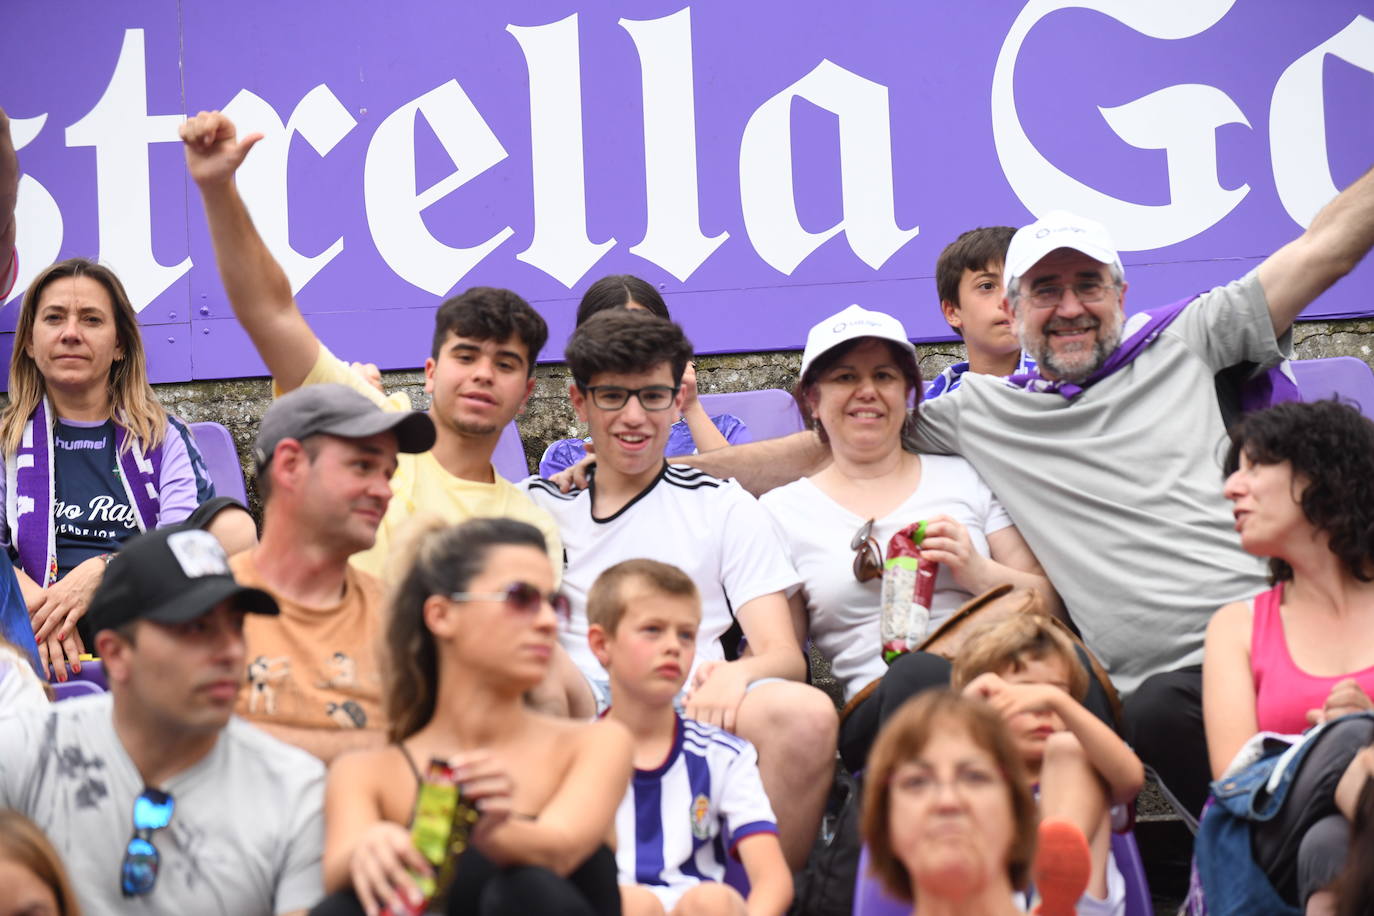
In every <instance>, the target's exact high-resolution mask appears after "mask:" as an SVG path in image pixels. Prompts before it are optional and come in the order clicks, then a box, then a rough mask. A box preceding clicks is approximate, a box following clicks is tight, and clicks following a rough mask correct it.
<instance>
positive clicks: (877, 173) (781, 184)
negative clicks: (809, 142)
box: [739, 60, 920, 274]
mask: <svg viewBox="0 0 1374 916" xmlns="http://www.w3.org/2000/svg"><path fill="white" fill-rule="evenodd" d="M794 99H804V100H806V101H808V102H810V103H812V104H813V105H816V106H818V107H820V108H824V109H825V110H826V111H829V112H831V113H833V114H834V115H836V117H837V118H838V120H839V127H840V199H841V205H842V209H843V212H844V215H843V217H842V218H841V219H840V221H839V222H837V223H835V225H833V226H831V227H830V228H829V229H825V230H823V231H821V232H809V231H807V229H806V228H805V227H804V226H802V224H801V219H800V218H799V217H798V216H797V201H796V198H795V196H794V194H793V188H792V101H793V100H794ZM739 189H740V204H741V205H742V207H743V210H744V228H745V230H746V231H747V232H748V233H749V239H750V241H752V242H753V243H754V249H755V250H756V251H757V252H758V253H759V257H761V258H763V260H764V261H766V262H767V263H768V264H769V265H771V266H772V267H773V268H774V269H775V270H777V271H779V272H780V273H783V274H791V273H792V271H794V270H796V268H797V265H798V264H800V263H801V262H802V261H804V260H805V259H806V257H807V256H808V255H810V254H811V252H813V251H815V250H816V249H817V248H818V247H820V245H821V244H822V243H823V242H825V241H826V240H827V239H829V238H831V237H833V236H834V235H836V234H838V233H839V232H841V231H843V232H844V233H845V236H846V237H847V238H848V240H849V247H850V248H852V249H853V251H854V253H855V254H856V255H858V256H859V258H860V259H861V260H862V261H863V262H864V263H865V264H867V265H868V266H869V267H872V268H873V269H874V270H877V269H878V268H879V267H882V266H883V264H884V263H886V261H887V259H888V258H890V257H892V255H893V254H895V253H896V252H897V249H899V248H901V247H902V246H903V245H905V244H906V243H907V242H909V241H911V239H912V238H914V237H915V235H916V233H917V232H919V231H920V230H919V228H916V227H913V228H911V229H902V228H901V227H899V226H898V225H897V219H896V216H895V215H894V213H893V202H892V120H891V116H890V113H889V109H888V104H887V87H886V86H884V85H882V84H881V83H875V82H873V81H872V80H867V79H864V78H863V77H861V76H859V75H857V74H855V73H851V72H850V71H848V70H846V69H844V68H843V67H841V66H838V65H837V64H834V63H831V62H830V61H828V60H823V61H821V62H820V63H819V64H817V65H816V68H815V69H814V70H812V71H811V72H810V73H808V74H806V76H803V77H802V78H801V79H799V80H797V81H796V82H795V83H793V84H792V85H790V86H788V87H787V88H786V89H784V90H782V91H781V92H779V93H778V94H777V95H775V96H773V97H772V98H771V99H769V100H768V101H766V102H764V103H763V104H762V105H760V106H759V107H758V109H757V110H756V111H755V112H754V114H753V116H752V117H750V118H749V123H747V124H746V125H745V126H744V137H743V138H742V139H741V140H740V148H739Z"/></svg>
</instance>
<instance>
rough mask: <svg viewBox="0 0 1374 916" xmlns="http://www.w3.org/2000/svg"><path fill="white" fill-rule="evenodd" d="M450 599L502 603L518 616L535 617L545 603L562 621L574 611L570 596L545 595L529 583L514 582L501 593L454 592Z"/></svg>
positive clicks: (558, 593) (551, 593)
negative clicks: (547, 603)
mask: <svg viewBox="0 0 1374 916" xmlns="http://www.w3.org/2000/svg"><path fill="white" fill-rule="evenodd" d="M449 598H450V599H452V600H454V601H500V602H501V603H502V604H504V605H505V606H506V608H507V609H509V610H512V611H515V612H516V613H518V614H526V615H529V616H531V617H533V616H534V615H535V614H537V613H539V608H540V607H542V606H543V603H544V602H545V601H548V602H549V604H550V605H551V606H552V607H553V611H554V613H555V614H557V615H558V617H559V618H560V619H562V620H567V619H568V616H569V614H570V613H571V611H572V606H571V605H570V604H569V602H568V596H567V595H565V594H563V593H562V592H550V593H549V594H547V595H546V594H544V593H543V592H541V591H540V590H539V589H537V588H535V587H534V586H533V585H530V584H529V583H528V582H512V583H511V584H510V585H507V586H506V590H505V591H501V592H452V593H450V594H449Z"/></svg>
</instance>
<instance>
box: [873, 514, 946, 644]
mask: <svg viewBox="0 0 1374 916" xmlns="http://www.w3.org/2000/svg"><path fill="white" fill-rule="evenodd" d="M925 536H926V523H925V522H924V521H919V522H916V523H915V524H912V525H907V526H906V527H905V528H903V529H902V530H901V531H898V532H897V533H896V534H894V535H893V536H892V539H891V540H890V541H888V542H887V561H886V562H885V563H884V564H883V592H882V595H883V597H882V617H881V618H880V620H879V624H878V629H879V634H880V636H881V639H882V653H883V661H885V662H887V663H888V664H889V665H890V664H892V662H893V661H894V660H895V659H896V658H897V656H899V655H903V654H905V653H907V652H910V651H911V650H912V649H914V648H916V647H917V646H918V645H920V644H921V640H923V639H925V636H926V630H927V629H928V628H929V627H930V602H931V598H932V596H934V594H935V573H936V571H937V569H938V568H939V565H940V564H938V563H936V562H935V561H934V560H929V559H924V558H922V556H921V542H922V541H924V540H925Z"/></svg>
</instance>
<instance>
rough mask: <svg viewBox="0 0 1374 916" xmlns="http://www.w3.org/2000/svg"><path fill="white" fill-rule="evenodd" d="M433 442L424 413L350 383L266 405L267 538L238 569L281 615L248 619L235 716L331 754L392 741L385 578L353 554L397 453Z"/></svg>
mask: <svg viewBox="0 0 1374 916" xmlns="http://www.w3.org/2000/svg"><path fill="white" fill-rule="evenodd" d="M433 445H434V424H433V422H432V421H431V420H430V419H429V417H428V415H426V414H424V413H421V412H418V411H408V412H395V411H384V410H382V409H381V408H380V407H378V406H377V405H376V404H374V403H372V401H370V400H368V399H367V398H366V397H364V396H363V395H361V394H359V393H358V392H356V391H354V390H352V389H351V388H348V387H346V386H344V385H333V384H322V385H309V386H306V387H305V388H300V389H298V390H296V391H293V392H291V393H290V394H287V395H285V396H283V397H282V398H280V399H278V400H277V401H275V402H274V403H273V404H272V406H271V407H269V408H268V409H267V413H265V414H264V415H263V418H262V425H261V426H260V427H259V430H258V438H257V442H256V443H255V445H254V449H253V453H254V458H255V459H256V461H257V466H258V478H257V479H258V492H259V493H260V494H261V495H262V498H263V502H264V509H263V513H264V515H263V526H262V537H261V539H260V540H259V542H258V546H257V547H256V548H254V549H253V550H250V551H246V552H244V553H240V554H238V555H236V556H235V557H233V558H232V560H231V561H230V565H231V566H232V568H233V571H234V576H235V578H236V579H237V580H238V581H239V582H241V583H244V584H249V585H252V586H254V587H256V588H260V589H262V590H264V591H266V592H268V593H269V594H271V595H272V597H273V598H275V599H276V601H277V604H278V605H279V606H280V608H281V613H280V614H279V615H277V616H276V617H273V618H271V619H270V620H269V619H266V618H264V619H263V620H261V621H259V620H249V621H247V622H246V623H245V626H244V638H245V640H246V641H247V649H248V652H247V660H248V661H247V665H248V672H247V673H248V689H247V690H246V691H244V692H243V693H242V694H240V695H239V702H238V710H237V711H238V714H239V715H240V716H243V717H244V718H246V719H248V720H249V721H251V722H253V724H255V725H257V726H259V727H260V728H263V729H264V730H266V731H267V732H269V733H270V734H272V735H274V736H275V737H277V738H280V739H281V740H283V741H287V742H289V743H291V744H294V745H296V746H297V747H300V748H303V749H304V750H307V751H309V752H310V753H312V754H314V755H315V756H316V757H319V758H320V759H321V760H323V761H325V762H326V763H327V762H329V761H330V760H332V759H333V758H334V757H335V756H336V755H337V754H339V753H341V752H342V751H345V750H349V749H351V748H355V747H366V746H370V745H375V744H380V743H381V742H382V741H383V734H384V725H385V723H384V721H383V710H382V683H381V677H380V674H379V672H378V667H377V646H378V644H379V641H380V639H381V636H382V634H381V616H382V614H381V612H382V597H381V587H380V585H379V584H378V582H377V580H376V579H375V578H373V577H372V576H370V575H368V574H367V573H365V572H362V571H361V570H359V569H357V568H356V567H354V566H352V565H351V564H350V563H349V562H348V558H349V557H351V556H352V555H353V554H355V553H357V552H359V551H361V550H367V549H368V548H369V547H371V546H372V544H373V542H374V541H375V540H376V535H377V525H378V523H380V522H381V520H382V516H383V515H385V514H386V507H387V504H388V503H390V502H391V475H392V473H393V472H394V471H395V470H396V455H397V453H398V452H406V453H416V452H423V451H426V450H427V449H429V448H431V447H432V446H433Z"/></svg>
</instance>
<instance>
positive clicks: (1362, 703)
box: [1307, 677, 1374, 725]
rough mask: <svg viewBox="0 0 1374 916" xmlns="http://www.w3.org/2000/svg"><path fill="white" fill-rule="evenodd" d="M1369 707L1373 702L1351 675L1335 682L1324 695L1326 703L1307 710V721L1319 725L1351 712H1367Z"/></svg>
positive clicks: (1370, 707) (1373, 707) (1371, 707)
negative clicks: (1320, 706) (1317, 707)
mask: <svg viewBox="0 0 1374 916" xmlns="http://www.w3.org/2000/svg"><path fill="white" fill-rule="evenodd" d="M1371 709H1374V702H1371V701H1370V699H1369V695H1368V694H1366V693H1365V692H1364V691H1363V690H1362V689H1361V688H1360V685H1359V683H1358V682H1357V681H1356V680H1355V679H1354V678H1353V677H1348V678H1345V679H1344V680H1340V681H1337V682H1336V684H1335V685H1334V686H1333V687H1332V688H1331V692H1330V693H1329V694H1327V695H1326V703H1325V704H1323V705H1322V708H1321V709H1309V710H1308V711H1307V721H1308V722H1309V723H1310V724H1312V725H1320V724H1321V723H1323V722H1330V721H1331V720H1332V719H1339V718H1340V717H1341V716H1348V715H1350V714H1351V713H1352V712H1367V711H1369V710H1371Z"/></svg>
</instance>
